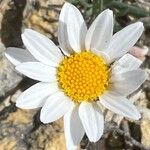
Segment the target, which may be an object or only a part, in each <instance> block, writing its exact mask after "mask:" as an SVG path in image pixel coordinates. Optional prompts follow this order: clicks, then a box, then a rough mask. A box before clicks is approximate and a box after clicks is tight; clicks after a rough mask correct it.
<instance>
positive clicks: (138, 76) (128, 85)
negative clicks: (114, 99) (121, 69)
mask: <svg viewBox="0 0 150 150" xmlns="http://www.w3.org/2000/svg"><path fill="white" fill-rule="evenodd" d="M146 79H147V74H146V72H145V71H143V70H141V69H138V70H133V71H129V72H125V73H122V74H118V75H115V76H114V77H112V85H111V89H110V90H112V91H115V92H116V93H120V94H121V95H124V96H127V95H129V94H131V93H132V92H134V91H135V90H137V89H138V88H139V87H140V86H141V85H142V83H143V82H144V81H145V80H146Z"/></svg>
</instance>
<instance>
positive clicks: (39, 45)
mask: <svg viewBox="0 0 150 150" xmlns="http://www.w3.org/2000/svg"><path fill="white" fill-rule="evenodd" d="M22 40H23V43H24V45H25V46H26V48H27V49H28V50H29V51H30V53H31V54H32V55H33V56H34V57H35V58H36V59H37V60H39V61H40V62H42V63H44V64H47V65H50V66H56V65H57V64H58V63H59V62H60V60H61V59H62V58H63V55H62V53H61V51H60V50H59V48H58V47H57V46H56V45H55V44H54V43H53V42H52V41H51V40H49V39H48V38H47V37H45V36H44V35H42V34H40V33H38V32H36V31H33V30H31V29H26V30H25V32H24V33H23V34H22Z"/></svg>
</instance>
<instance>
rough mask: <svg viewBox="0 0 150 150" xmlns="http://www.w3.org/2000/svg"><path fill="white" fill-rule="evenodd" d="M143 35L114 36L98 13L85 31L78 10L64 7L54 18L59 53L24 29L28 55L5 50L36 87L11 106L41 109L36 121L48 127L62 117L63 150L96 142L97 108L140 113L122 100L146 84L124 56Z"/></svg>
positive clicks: (100, 121)
mask: <svg viewBox="0 0 150 150" xmlns="http://www.w3.org/2000/svg"><path fill="white" fill-rule="evenodd" d="M143 30H144V27H143V24H142V23H141V22H137V23H134V24H131V25H129V26H127V27H125V28H124V29H122V30H121V31H119V32H117V33H116V34H114V35H112V33H113V13H112V11H111V10H109V9H107V10H105V11H103V12H102V13H101V14H100V15H99V16H98V17H97V18H96V19H95V21H94V22H93V23H92V25H91V26H90V28H89V29H88V30H87V27H86V24H85V22H84V20H83V17H82V15H81V13H80V12H79V10H78V9H77V8H76V7H75V6H73V5H71V4H69V3H65V4H64V6H63V8H62V10H61V13H60V17H59V30H58V40H59V44H60V48H59V47H57V46H56V45H55V44H54V43H53V42H52V41H51V40H49V39H48V38H47V37H45V36H44V35H42V34H40V33H38V32H36V31H33V30H31V29H26V30H25V31H24V33H23V34H22V40H23V43H24V45H25V46H26V48H27V50H28V51H29V52H28V51H26V50H23V49H20V48H8V49H7V50H6V57H7V58H8V59H9V60H10V61H11V62H12V63H13V64H14V65H16V70H17V71H19V72H20V73H22V74H24V75H26V76H27V77H29V78H32V79H34V80H38V81H40V82H39V83H37V84H35V85H33V86H32V87H30V88H29V89H27V90H26V91H24V92H23V93H22V94H21V95H20V97H19V98H18V100H17V102H16V106H18V107H20V108H24V109H33V108H38V107H42V109H41V114H40V119H41V121H42V122H44V123H50V122H53V121H55V120H57V119H59V118H61V117H62V116H64V128H65V137H66V142H67V148H68V149H74V148H76V146H77V145H78V144H79V143H80V141H81V139H82V137H83V136H84V133H86V134H87V136H88V138H89V140H90V141H92V142H96V141H98V140H99V139H100V137H101V136H102V134H103V129H104V117H103V114H102V112H101V109H100V106H99V105H101V104H102V105H103V106H104V107H106V108H108V109H110V110H111V111H113V112H115V113H117V114H119V115H122V116H124V117H127V118H131V119H136V120H137V119H139V118H140V113H139V112H138V110H137V109H136V107H135V106H134V105H133V104H132V103H131V102H130V101H129V100H128V99H127V98H126V97H127V96H128V95H129V94H130V93H132V92H133V91H135V90H136V89H137V88H139V87H140V85H141V84H142V83H143V82H144V81H145V80H146V74H145V72H144V71H143V70H141V69H139V66H140V64H141V61H140V60H138V59H137V58H135V57H134V56H132V55H130V54H127V52H128V51H129V49H130V48H131V47H132V46H133V45H134V44H135V43H136V41H137V40H138V39H139V37H140V36H141V34H142V32H143Z"/></svg>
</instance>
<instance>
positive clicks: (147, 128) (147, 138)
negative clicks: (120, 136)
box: [141, 120, 150, 147]
mask: <svg viewBox="0 0 150 150" xmlns="http://www.w3.org/2000/svg"><path fill="white" fill-rule="evenodd" d="M141 132H142V143H143V144H144V145H145V146H147V147H150V120H143V121H142V122H141Z"/></svg>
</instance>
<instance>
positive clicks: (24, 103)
mask: <svg viewBox="0 0 150 150" xmlns="http://www.w3.org/2000/svg"><path fill="white" fill-rule="evenodd" d="M58 90H59V88H58V86H57V83H43V82H39V83H37V84H35V85H33V86H31V87H30V88H29V89H27V90H26V91H24V92H23V93H22V94H21V95H20V96H19V98H18V99H17V101H16V106H17V107H19V108H23V109H34V108H38V107H42V106H43V104H44V103H45V101H46V98H47V97H48V96H50V95H51V94H53V93H55V92H57V91H58Z"/></svg>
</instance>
